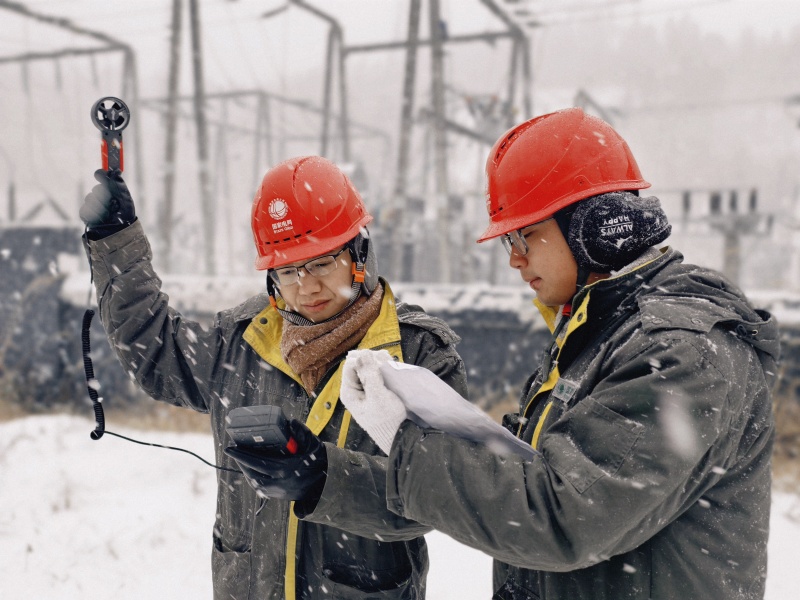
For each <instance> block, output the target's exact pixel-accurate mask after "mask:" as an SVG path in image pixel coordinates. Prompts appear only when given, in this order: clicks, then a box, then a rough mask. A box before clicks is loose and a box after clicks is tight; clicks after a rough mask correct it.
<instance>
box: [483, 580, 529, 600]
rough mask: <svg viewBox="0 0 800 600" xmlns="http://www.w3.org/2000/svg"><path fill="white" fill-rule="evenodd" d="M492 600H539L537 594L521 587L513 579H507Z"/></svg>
mask: <svg viewBox="0 0 800 600" xmlns="http://www.w3.org/2000/svg"><path fill="white" fill-rule="evenodd" d="M492 600H540V597H539V595H538V594H535V593H534V592H532V591H531V590H529V589H527V588H524V587H522V586H521V585H520V584H518V583H517V582H516V581H515V580H513V579H510V578H509V579H507V580H506V582H505V583H504V584H503V586H502V587H501V588H500V589H499V590H497V591H496V592H495V593H494V595H493V596H492Z"/></svg>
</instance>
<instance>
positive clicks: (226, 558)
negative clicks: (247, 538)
mask: <svg viewBox="0 0 800 600" xmlns="http://www.w3.org/2000/svg"><path fill="white" fill-rule="evenodd" d="M211 572H212V576H213V580H214V598H247V597H248V594H249V592H250V553H249V552H233V551H228V552H225V551H222V550H220V549H219V547H218V545H217V541H216V540H215V541H214V549H213V551H212V555H211Z"/></svg>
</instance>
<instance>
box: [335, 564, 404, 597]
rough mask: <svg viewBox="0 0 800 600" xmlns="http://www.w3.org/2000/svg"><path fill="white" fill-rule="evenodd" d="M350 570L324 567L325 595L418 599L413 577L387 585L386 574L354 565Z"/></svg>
mask: <svg viewBox="0 0 800 600" xmlns="http://www.w3.org/2000/svg"><path fill="white" fill-rule="evenodd" d="M348 570H351V572H349V573H348V572H346V571H343V570H342V569H341V567H337V571H336V572H335V573H334V572H333V570H331V569H329V568H325V569H324V575H323V577H322V584H321V585H322V592H323V594H324V597H326V598H335V599H336V600H339V599H341V600H355V599H358V600H417V596H416V595H415V593H414V583H413V581H412V578H411V577H408V578H406V579H405V580H404V581H401V582H399V583H397V582H394V581H393V582H391V584H389V585H388V586H387V585H386V584H384V585H381V582H385V581H386V579H387V577H386V574H377V573H369V574H368V573H366V571H365V570H363V569H355V568H352V567H348ZM373 576H374V578H373ZM341 579H349V581H341Z"/></svg>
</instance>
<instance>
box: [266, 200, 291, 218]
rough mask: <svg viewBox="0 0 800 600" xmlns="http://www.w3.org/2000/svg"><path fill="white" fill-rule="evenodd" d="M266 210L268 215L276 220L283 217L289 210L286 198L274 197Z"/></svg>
mask: <svg viewBox="0 0 800 600" xmlns="http://www.w3.org/2000/svg"><path fill="white" fill-rule="evenodd" d="M267 211H268V212H269V216H270V217H272V218H273V219H275V220H276V221H278V220H280V219H282V218H283V217H285V216H286V213H287V212H289V205H288V204H286V200H284V199H283V198H275V199H273V200H272V202H270V203H269V208H267Z"/></svg>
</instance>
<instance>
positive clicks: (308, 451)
mask: <svg viewBox="0 0 800 600" xmlns="http://www.w3.org/2000/svg"><path fill="white" fill-rule="evenodd" d="M289 432H290V434H291V436H292V437H293V438H294V440H295V441H296V442H297V451H296V453H295V454H290V453H289V452H288V451H287V450H276V449H274V448H271V449H266V448H258V447H255V446H244V445H238V446H229V447H228V448H225V454H227V455H228V456H230V457H231V458H233V459H234V460H235V461H236V463H237V464H238V465H239V467H240V468H241V469H242V473H244V475H245V478H246V479H247V481H248V483H249V484H250V485H251V486H252V487H253V489H255V490H256V491H257V492H260V493H262V494H263V495H265V496H267V497H268V498H277V499H279V500H295V501H298V502H300V503H301V504H302V508H300V510H298V506H297V505H295V511H296V512H298V514H308V513H310V512H312V511H313V509H314V507H315V506H316V505H317V502H318V501H319V498H320V496H321V495H322V488H323V487H324V486H325V479H326V478H327V471H328V453H327V452H326V450H325V445H324V444H323V443H322V442H321V441H320V439H319V438H318V437H317V436H316V435H314V434H313V433H311V430H310V429H309V428H308V427H306V426H305V425H304V424H303V423H301V422H300V421H298V420H296V419H292V420H291V421H289Z"/></svg>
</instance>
